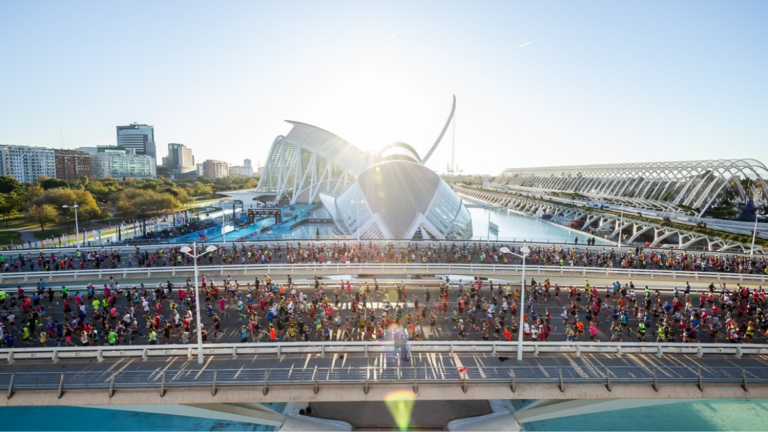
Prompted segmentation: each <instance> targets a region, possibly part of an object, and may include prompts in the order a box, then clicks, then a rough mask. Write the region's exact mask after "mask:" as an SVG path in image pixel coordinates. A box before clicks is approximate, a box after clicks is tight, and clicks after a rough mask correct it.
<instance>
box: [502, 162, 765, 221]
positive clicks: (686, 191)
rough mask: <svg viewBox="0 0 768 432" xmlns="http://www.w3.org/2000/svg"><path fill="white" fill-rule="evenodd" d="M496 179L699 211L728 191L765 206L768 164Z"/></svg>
mask: <svg viewBox="0 0 768 432" xmlns="http://www.w3.org/2000/svg"><path fill="white" fill-rule="evenodd" d="M745 179H749V180H751V183H750V184H749V190H747V189H745V187H744V185H743V184H742V181H743V180H745ZM494 183H495V184H497V185H502V186H506V187H508V188H510V189H513V190H519V191H523V192H528V193H531V192H533V193H536V192H550V193H551V192H565V193H571V194H579V195H582V196H584V197H586V198H599V199H604V200H614V201H617V202H629V203H632V205H633V206H635V207H639V208H647V209H657V210H671V209H676V208H679V206H681V205H682V206H687V207H691V208H693V209H696V211H697V212H698V213H699V215H702V214H703V213H704V212H705V211H707V209H709V208H711V207H715V206H717V205H718V204H719V203H721V202H722V201H723V200H724V198H725V193H726V191H728V193H729V194H730V195H732V198H733V199H734V200H735V202H737V203H744V202H746V201H747V200H748V199H749V198H750V196H751V197H752V198H753V199H754V200H755V201H756V202H757V203H759V204H763V205H766V204H768V168H766V166H765V165H764V164H763V163H761V162H759V161H756V160H754V159H717V160H699V161H679V162H644V163H625V164H601V165H580V166H553V167H541V168H512V169H507V170H504V171H503V172H501V174H499V175H498V176H497V177H496V179H495V181H494Z"/></svg>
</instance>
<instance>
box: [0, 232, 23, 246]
mask: <svg viewBox="0 0 768 432" xmlns="http://www.w3.org/2000/svg"><path fill="white" fill-rule="evenodd" d="M11 243H13V244H15V245H17V244H19V243H21V234H20V233H18V232H16V231H3V232H0V246H6V245H10V244H11Z"/></svg>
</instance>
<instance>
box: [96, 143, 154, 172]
mask: <svg viewBox="0 0 768 432" xmlns="http://www.w3.org/2000/svg"><path fill="white" fill-rule="evenodd" d="M91 166H92V170H93V175H94V177H96V178H106V177H112V178H117V179H121V178H154V177H155V176H156V175H157V171H156V170H157V166H156V165H155V160H154V158H153V157H151V156H148V155H139V154H136V153H135V152H134V151H133V149H131V150H125V149H120V148H109V147H99V151H98V153H96V154H95V155H94V156H92V159H91Z"/></svg>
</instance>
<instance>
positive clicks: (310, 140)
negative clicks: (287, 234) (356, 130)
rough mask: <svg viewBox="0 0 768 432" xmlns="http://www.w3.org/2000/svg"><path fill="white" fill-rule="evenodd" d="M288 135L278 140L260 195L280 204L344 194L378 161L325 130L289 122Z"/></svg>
mask: <svg viewBox="0 0 768 432" xmlns="http://www.w3.org/2000/svg"><path fill="white" fill-rule="evenodd" d="M288 123H290V124H292V125H293V128H292V129H291V131H290V132H289V133H288V135H287V136H279V137H277V139H275V141H274V143H273V144H272V147H271V148H270V150H269V155H268V157H267V162H266V164H265V165H264V170H263V173H262V175H261V178H260V179H259V186H258V187H257V188H256V191H255V192H256V193H257V194H261V195H274V197H275V200H276V201H280V200H287V201H289V202H290V203H291V204H295V203H297V202H301V203H311V202H316V201H319V199H320V198H319V194H320V192H327V193H332V194H337V193H340V192H341V191H343V190H344V189H345V188H346V187H347V186H348V185H349V184H350V183H351V182H352V181H353V180H354V178H355V176H356V175H357V174H358V173H360V172H361V171H362V170H363V169H364V168H367V167H368V166H370V165H371V164H372V163H374V161H375V158H374V156H373V155H371V154H370V153H365V152H363V151H361V150H359V149H358V148H357V147H355V146H353V145H352V144H350V143H348V142H347V141H345V140H343V139H342V138H340V137H338V136H337V135H335V134H332V133H330V132H328V131H326V130H324V129H320V128H318V127H315V126H312V125H308V124H306V123H300V122H295V121H289V122H288Z"/></svg>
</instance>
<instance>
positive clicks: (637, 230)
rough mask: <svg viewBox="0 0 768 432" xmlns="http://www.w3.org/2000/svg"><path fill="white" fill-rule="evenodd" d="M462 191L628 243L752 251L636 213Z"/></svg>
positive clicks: (759, 249) (738, 244)
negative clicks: (650, 220) (620, 213)
mask: <svg viewBox="0 0 768 432" xmlns="http://www.w3.org/2000/svg"><path fill="white" fill-rule="evenodd" d="M456 190H457V192H458V193H459V194H462V195H465V196H468V197H471V198H474V199H478V200H481V201H484V202H486V203H488V204H490V205H493V206H497V207H502V208H508V209H511V210H514V211H517V212H520V213H523V214H526V215H528V216H536V214H537V212H539V211H540V210H541V211H543V212H544V213H546V214H550V215H552V216H553V217H560V218H562V219H563V221H565V222H571V221H575V220H580V221H582V222H584V224H583V225H582V227H581V228H580V229H581V230H585V231H586V230H587V229H589V228H593V229H595V230H596V231H601V230H608V231H609V232H610V234H609V235H608V238H618V237H617V236H618V235H619V234H621V235H622V238H625V237H626V240H622V241H626V242H627V243H635V242H638V241H640V239H641V238H648V239H649V240H650V241H649V243H650V244H651V247H659V246H661V245H662V244H664V242H669V241H670V240H672V239H676V240H677V242H676V244H674V245H675V247H678V248H680V249H688V248H692V247H694V246H704V248H705V250H708V251H718V252H727V251H731V252H734V251H735V252H748V251H749V250H750V245H745V244H742V243H739V242H736V241H732V240H728V239H725V238H712V237H708V236H706V235H703V234H699V233H696V232H694V231H687V230H679V229H675V228H670V227H661V226H659V225H658V224H652V223H647V222H644V221H640V220H635V219H633V218H632V216H633V213H629V212H626V213H625V215H624V216H623V217H622V216H618V217H617V216H615V215H612V214H609V213H603V212H594V211H589V210H587V209H584V208H583V207H577V206H569V205H564V204H555V203H552V202H545V201H539V200H535V199H531V198H524V197H520V196H513V195H509V194H505V193H501V192H494V191H490V190H476V189H469V188H462V187H459V188H456ZM754 250H755V251H756V252H758V253H760V254H765V250H764V249H763V248H762V246H759V245H756V246H755V248H754Z"/></svg>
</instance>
